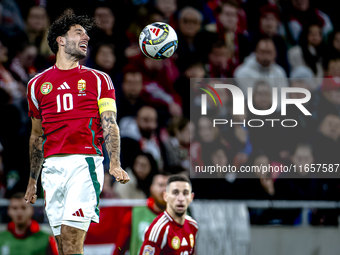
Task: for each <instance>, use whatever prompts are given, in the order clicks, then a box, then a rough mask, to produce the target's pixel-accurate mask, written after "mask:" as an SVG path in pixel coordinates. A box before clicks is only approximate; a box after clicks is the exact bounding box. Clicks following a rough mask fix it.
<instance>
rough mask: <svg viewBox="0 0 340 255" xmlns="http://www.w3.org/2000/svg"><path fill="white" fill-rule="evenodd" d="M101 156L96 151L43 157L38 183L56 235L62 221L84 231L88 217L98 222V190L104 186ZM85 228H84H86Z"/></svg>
mask: <svg viewBox="0 0 340 255" xmlns="http://www.w3.org/2000/svg"><path fill="white" fill-rule="evenodd" d="M103 159H104V158H103V157H101V156H98V155H79V154H75V155H58V156H51V157H48V158H46V159H45V162H44V164H43V169H42V174H41V183H42V186H43V189H44V196H45V209H46V214H47V217H48V220H49V222H50V226H51V227H52V230H53V229H55V230H56V231H53V232H54V234H55V235H58V234H60V226H61V224H66V225H70V224H67V222H78V224H73V225H72V226H84V227H79V228H81V229H83V230H85V231H87V229H88V227H89V224H90V222H91V221H94V222H97V223H99V209H98V204H99V194H100V192H101V191H102V189H103V182H104V169H103V164H102V162H103ZM85 228H86V229H85Z"/></svg>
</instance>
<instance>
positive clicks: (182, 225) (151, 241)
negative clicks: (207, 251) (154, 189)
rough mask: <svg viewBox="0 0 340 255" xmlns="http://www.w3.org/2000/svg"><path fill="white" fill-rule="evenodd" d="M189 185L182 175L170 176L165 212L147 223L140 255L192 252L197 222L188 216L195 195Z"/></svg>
mask: <svg viewBox="0 0 340 255" xmlns="http://www.w3.org/2000/svg"><path fill="white" fill-rule="evenodd" d="M191 191H192V186H191V182H190V180H189V178H188V177H186V176H184V175H173V176H170V178H169V179H168V182H167V187H166V191H165V192H164V200H165V202H166V203H167V205H166V210H165V212H163V213H161V214H160V215H159V216H158V217H157V218H156V219H155V220H154V221H153V222H152V224H151V225H150V227H149V228H148V229H147V231H146V233H145V235H144V242H143V245H142V248H141V249H140V252H139V255H151V254H152V255H159V254H163V255H189V254H194V252H195V242H196V237H197V236H196V234H197V230H198V226H197V222H196V221H195V220H194V219H192V218H191V217H190V216H188V215H187V209H188V206H189V204H190V203H191V202H192V200H193V198H194V194H193V193H192V192H191Z"/></svg>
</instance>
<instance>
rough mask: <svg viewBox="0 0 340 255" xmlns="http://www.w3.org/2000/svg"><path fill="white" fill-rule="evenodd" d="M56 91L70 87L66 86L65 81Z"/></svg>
mask: <svg viewBox="0 0 340 255" xmlns="http://www.w3.org/2000/svg"><path fill="white" fill-rule="evenodd" d="M57 89H58V90H61V89H70V86H69V85H68V84H67V82H66V81H65V82H64V83H63V84H61V85H60V86H59V87H58V88H57Z"/></svg>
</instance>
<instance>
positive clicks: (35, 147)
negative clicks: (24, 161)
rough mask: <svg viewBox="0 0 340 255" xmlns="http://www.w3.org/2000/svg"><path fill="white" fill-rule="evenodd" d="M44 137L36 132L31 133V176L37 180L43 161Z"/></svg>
mask: <svg viewBox="0 0 340 255" xmlns="http://www.w3.org/2000/svg"><path fill="white" fill-rule="evenodd" d="M42 143H43V138H42V137H41V136H39V135H36V134H33V133H32V134H31V137H30V143H29V149H30V161H31V172H30V177H31V178H33V179H34V180H37V179H38V177H39V174H40V169H41V165H42V163H43V159H44V157H43V152H42Z"/></svg>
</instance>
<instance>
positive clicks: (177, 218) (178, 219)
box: [166, 208, 187, 225]
mask: <svg viewBox="0 0 340 255" xmlns="http://www.w3.org/2000/svg"><path fill="white" fill-rule="evenodd" d="M166 211H167V213H168V214H169V215H170V216H171V218H173V219H174V221H176V222H177V223H178V224H180V225H183V224H184V222H185V216H186V215H187V213H186V212H185V213H184V214H183V215H182V216H177V214H176V213H175V212H174V211H173V210H172V209H171V208H167V209H166Z"/></svg>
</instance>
